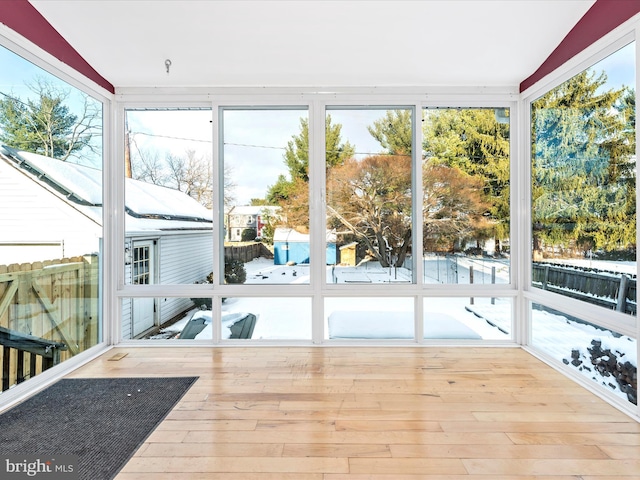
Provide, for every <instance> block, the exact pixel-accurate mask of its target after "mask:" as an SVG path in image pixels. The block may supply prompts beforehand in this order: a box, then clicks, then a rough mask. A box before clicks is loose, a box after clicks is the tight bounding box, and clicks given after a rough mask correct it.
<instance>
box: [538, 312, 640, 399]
mask: <svg viewBox="0 0 640 480" xmlns="http://www.w3.org/2000/svg"><path fill="white" fill-rule="evenodd" d="M531 325H532V329H531V335H532V345H533V346H535V347H536V348H538V349H540V350H542V351H543V352H545V353H547V354H548V355H550V356H552V357H553V358H555V359H557V360H558V361H562V362H563V363H564V364H565V365H567V366H569V367H570V368H573V369H575V370H576V371H578V372H580V374H582V375H584V376H585V377H586V378H589V379H591V380H593V381H594V382H595V383H596V384H598V385H599V386H600V387H602V388H604V389H606V390H608V391H610V392H612V393H614V394H615V395H617V396H619V397H620V398H622V399H624V400H627V401H629V402H631V403H633V404H635V405H637V404H638V343H637V339H635V338H631V337H628V336H626V335H621V334H620V333H618V332H614V331H612V330H609V329H605V328H602V327H599V326H597V325H592V324H590V323H588V322H585V321H583V320H580V319H578V318H576V317H573V316H571V315H568V314H566V313H563V312H560V311H557V310H553V309H550V308H547V307H544V306H542V305H538V304H533V305H532V309H531Z"/></svg>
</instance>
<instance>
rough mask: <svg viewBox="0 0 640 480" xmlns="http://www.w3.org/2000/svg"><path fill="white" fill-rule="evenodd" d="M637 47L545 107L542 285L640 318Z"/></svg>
mask: <svg viewBox="0 0 640 480" xmlns="http://www.w3.org/2000/svg"><path fill="white" fill-rule="evenodd" d="M634 85H635V44H634V43H632V44H629V45H627V46H626V47H624V48H622V49H620V50H618V51H617V52H616V53H614V54H612V55H610V56H609V57H607V58H605V59H604V60H602V61H600V62H599V63H597V64H595V65H594V66H592V67H591V68H588V69H586V70H584V71H583V72H581V73H579V74H578V75H576V76H574V77H573V78H571V79H569V80H567V81H566V82H564V83H562V84H561V85H559V86H558V87H556V88H554V89H553V90H551V91H549V92H547V93H546V94H544V95H542V96H541V97H539V98H538V99H536V100H535V101H534V102H533V103H532V105H531V128H532V151H531V156H532V166H531V168H532V200H531V201H532V226H531V232H532V240H533V244H532V250H533V258H532V279H531V280H532V285H533V286H534V287H536V288H540V289H543V290H547V291H550V292H554V293H557V294H560V295H564V296H567V297H571V298H575V299H578V300H581V301H583V302H587V303H589V304H593V305H597V306H600V307H604V308H608V309H613V310H617V311H620V312H625V313H627V314H629V315H636V313H637V312H636V300H637V299H636V274H637V266H636V156H635V151H636V138H635V89H634Z"/></svg>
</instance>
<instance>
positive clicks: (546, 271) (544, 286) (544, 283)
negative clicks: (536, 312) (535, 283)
mask: <svg viewBox="0 0 640 480" xmlns="http://www.w3.org/2000/svg"><path fill="white" fill-rule="evenodd" d="M548 281H549V265H545V266H544V277H543V279H542V289H543V290H546V289H547V282H548Z"/></svg>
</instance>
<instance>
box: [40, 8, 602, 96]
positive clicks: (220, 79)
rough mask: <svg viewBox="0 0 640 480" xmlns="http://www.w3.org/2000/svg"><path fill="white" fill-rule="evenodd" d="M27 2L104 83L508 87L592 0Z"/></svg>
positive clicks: (531, 68)
mask: <svg viewBox="0 0 640 480" xmlns="http://www.w3.org/2000/svg"><path fill="white" fill-rule="evenodd" d="M30 3H31V4H32V5H33V6H34V7H35V9H37V11H38V12H40V14H42V16H44V17H45V18H46V19H47V20H48V21H49V23H50V24H51V25H52V26H53V27H54V28H55V29H56V30H57V31H58V32H59V33H60V34H61V35H62V37H64V38H65V39H66V40H67V41H68V42H69V44H70V45H71V46H72V47H73V48H75V49H76V50H77V52H78V53H79V54H80V55H81V56H82V57H84V59H85V60H86V61H87V62H88V63H89V64H90V65H91V66H92V67H93V68H94V69H95V70H96V71H97V72H98V73H99V74H100V75H102V76H103V77H104V78H105V79H107V80H108V82H110V83H111V84H112V85H114V86H115V87H116V89H118V88H121V87H194V86H207V87H211V86H252V87H262V86H313V87H319V86H340V87H345V86H346V87H348V86H375V87H381V86H425V85H428V86H435V85H437V86H441V85H447V86H488V87H492V86H500V87H502V86H509V87H514V86H517V85H519V84H520V82H522V81H523V80H524V79H526V78H527V77H529V76H530V75H531V74H533V73H534V72H535V71H536V69H537V68H538V67H539V66H540V65H541V64H542V63H543V62H544V61H545V59H546V58H547V57H548V56H549V55H550V54H551V53H552V52H553V50H554V49H555V48H556V47H557V46H558V44H559V43H560V42H561V41H562V40H563V38H564V37H565V36H566V35H567V34H568V33H569V32H570V31H571V29H572V28H573V27H574V26H575V25H576V23H578V22H579V20H580V19H581V17H582V16H583V15H584V14H585V12H587V11H588V10H589V9H590V8H591V7H592V6H593V5H594V3H595V0H487V1H478V0H413V1H404V0H396V1H386V0H372V1H370V0H295V1H291V0H290V1H280V0H262V1H244V0H235V1H234V0H230V1H227V0H208V1H207V0H199V1H196V0H177V1H174V0H162V1H153V2H152V1H148V0H128V1H115V0H91V1H77V0H30ZM167 59H169V60H170V61H171V66H170V70H169V73H167V70H166V66H165V61H166V60H167Z"/></svg>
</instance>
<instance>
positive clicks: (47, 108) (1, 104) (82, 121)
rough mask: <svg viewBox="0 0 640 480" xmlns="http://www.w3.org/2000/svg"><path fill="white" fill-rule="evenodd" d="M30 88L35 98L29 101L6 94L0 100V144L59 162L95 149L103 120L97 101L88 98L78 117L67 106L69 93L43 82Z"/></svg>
mask: <svg viewBox="0 0 640 480" xmlns="http://www.w3.org/2000/svg"><path fill="white" fill-rule="evenodd" d="M30 88H31V90H32V91H33V93H34V95H33V96H31V97H30V98H28V99H27V100H26V101H22V100H21V99H19V98H17V97H14V96H7V95H5V96H4V97H3V98H1V99H0V141H1V142H3V143H5V144H6V145H8V146H10V147H13V148H16V149H18V150H24V151H28V152H33V153H38V154H41V155H45V156H47V157H52V158H57V159H59V160H67V159H68V158H69V157H71V156H74V155H77V154H78V153H79V152H80V151H81V150H83V149H84V148H87V147H88V148H89V149H91V148H92V145H91V138H92V136H93V135H94V134H97V133H98V129H97V124H98V123H99V122H100V121H101V118H100V114H99V109H98V107H97V106H96V105H95V103H94V102H92V101H91V100H90V99H89V98H88V97H87V96H86V95H85V96H84V106H83V109H82V111H81V112H80V117H79V116H78V115H75V114H74V113H72V112H71V111H70V109H69V107H68V106H67V105H66V104H65V102H66V101H67V97H68V94H69V93H68V92H67V91H65V90H61V89H59V88H57V87H55V86H53V85H52V84H51V83H49V82H47V81H46V80H42V79H38V80H37V81H36V83H35V84H34V85H31V86H30Z"/></svg>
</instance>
